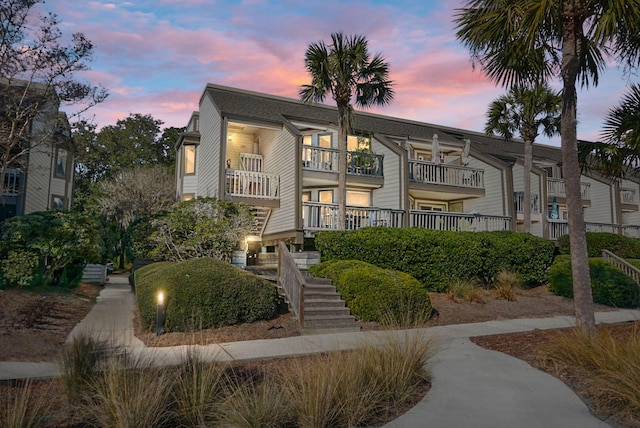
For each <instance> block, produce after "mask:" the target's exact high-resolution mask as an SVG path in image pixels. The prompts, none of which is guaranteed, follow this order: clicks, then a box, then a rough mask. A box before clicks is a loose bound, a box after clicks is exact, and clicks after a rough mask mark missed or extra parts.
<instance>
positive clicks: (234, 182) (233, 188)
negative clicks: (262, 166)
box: [225, 169, 280, 199]
mask: <svg viewBox="0 0 640 428" xmlns="http://www.w3.org/2000/svg"><path fill="white" fill-rule="evenodd" d="M279 188H280V177H279V176H278V175H277V174H269V173H266V172H253V171H240V170H234V169H228V170H227V174H226V187H225V189H226V192H227V195H229V196H240V197H246V198H258V199H277V198H278V197H279V195H280V191H279Z"/></svg>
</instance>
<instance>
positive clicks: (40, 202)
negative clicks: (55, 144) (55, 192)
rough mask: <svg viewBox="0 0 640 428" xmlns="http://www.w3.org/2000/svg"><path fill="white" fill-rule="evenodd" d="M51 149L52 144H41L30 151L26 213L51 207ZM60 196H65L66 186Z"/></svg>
mask: <svg viewBox="0 0 640 428" xmlns="http://www.w3.org/2000/svg"><path fill="white" fill-rule="evenodd" d="M51 150H52V149H51V147H50V146H48V145H46V146H45V145H43V144H41V145H39V146H38V147H34V148H33V149H32V150H31V152H30V153H29V166H28V170H27V185H26V189H25V206H24V213H25V214H29V213H32V212H34V211H45V210H48V209H49V205H50V199H51V194H50V193H49V186H50V181H51V158H52V153H51ZM60 196H64V187H63V189H62V191H61V193H60Z"/></svg>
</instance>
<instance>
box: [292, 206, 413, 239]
mask: <svg viewBox="0 0 640 428" xmlns="http://www.w3.org/2000/svg"><path fill="white" fill-rule="evenodd" d="M403 216H404V211H403V210H392V209H384V208H375V207H349V206H348V207H346V212H345V229H346V230H357V229H360V228H363V227H367V226H383V227H402V218H403ZM302 219H303V224H304V230H305V231H306V232H307V231H308V232H317V231H320V230H336V229H337V228H338V205H336V204H323V203H321V202H303V203H302Z"/></svg>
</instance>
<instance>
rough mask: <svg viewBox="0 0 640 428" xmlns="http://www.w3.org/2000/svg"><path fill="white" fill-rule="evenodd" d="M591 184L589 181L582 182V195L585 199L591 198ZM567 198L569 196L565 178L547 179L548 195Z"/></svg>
mask: <svg viewBox="0 0 640 428" xmlns="http://www.w3.org/2000/svg"><path fill="white" fill-rule="evenodd" d="M590 188H591V184H589V183H580V195H581V197H582V200H583V201H588V200H590V199H591V194H590ZM554 196H555V197H558V198H566V197H567V187H566V185H565V182H564V180H560V179H557V178H548V179H547V197H549V198H553V197H554Z"/></svg>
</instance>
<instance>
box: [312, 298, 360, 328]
mask: <svg viewBox="0 0 640 428" xmlns="http://www.w3.org/2000/svg"><path fill="white" fill-rule="evenodd" d="M343 315H348V316H351V311H349V308H347V307H345V306H343V307H326V306H325V307H323V306H320V307H311V308H310V307H309V306H307V305H306V302H305V307H304V319H305V323H306V320H307V319H308V318H307V317H314V316H322V317H326V318H332V319H335V320H340V318H341V317H342V316H343Z"/></svg>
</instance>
